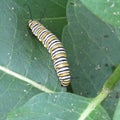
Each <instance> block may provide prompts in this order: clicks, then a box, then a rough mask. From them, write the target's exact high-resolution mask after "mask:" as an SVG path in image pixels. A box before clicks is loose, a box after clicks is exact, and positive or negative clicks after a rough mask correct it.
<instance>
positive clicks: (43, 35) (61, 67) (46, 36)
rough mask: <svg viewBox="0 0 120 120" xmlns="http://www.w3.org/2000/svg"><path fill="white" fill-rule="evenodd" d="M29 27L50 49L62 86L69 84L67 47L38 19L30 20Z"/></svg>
mask: <svg viewBox="0 0 120 120" xmlns="http://www.w3.org/2000/svg"><path fill="white" fill-rule="evenodd" d="M29 27H30V29H31V30H32V32H33V34H34V35H35V36H36V37H37V38H38V39H39V41H41V42H42V44H43V45H44V47H46V48H47V49H48V52H49V53H50V54H51V58H52V60H53V63H54V68H55V70H56V72H57V75H58V78H59V80H60V83H61V85H62V86H68V85H69V83H70V79H71V76H70V69H69V64H68V61H67V55H66V52H65V49H64V47H63V45H62V44H61V42H60V41H59V40H58V38H57V37H56V36H55V35H54V34H53V33H51V32H50V31H49V30H47V29H46V28H45V27H44V26H43V25H42V24H41V23H39V22H38V21H34V20H30V21H29Z"/></svg>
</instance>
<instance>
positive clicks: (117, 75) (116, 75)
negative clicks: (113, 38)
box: [78, 65, 120, 120]
mask: <svg viewBox="0 0 120 120" xmlns="http://www.w3.org/2000/svg"><path fill="white" fill-rule="evenodd" d="M119 80H120V65H118V67H117V68H116V69H115V71H114V72H113V74H112V75H111V76H110V77H109V78H108V79H107V81H106V82H105V84H104V86H103V88H102V90H101V92H100V93H99V94H98V95H97V96H96V97H95V98H94V99H93V100H92V101H91V102H90V103H89V105H88V106H87V108H86V109H85V110H84V111H83V112H82V114H81V115H80V117H79V119H78V120H85V119H86V118H87V117H88V116H89V114H90V113H91V112H92V111H93V110H95V108H96V107H97V106H98V105H99V104H100V103H101V102H102V101H103V100H104V99H105V98H106V97H107V96H108V94H109V93H110V91H111V90H113V88H114V87H115V85H116V84H117V82H118V81H119Z"/></svg>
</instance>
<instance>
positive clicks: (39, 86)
mask: <svg viewBox="0 0 120 120" xmlns="http://www.w3.org/2000/svg"><path fill="white" fill-rule="evenodd" d="M0 70H1V71H3V72H4V73H6V74H9V75H11V76H13V77H16V78H18V79H20V80H22V81H24V82H27V83H29V84H31V85H32V86H34V87H35V88H37V89H39V90H41V91H44V92H46V93H53V91H52V90H50V89H48V88H46V87H45V86H43V85H41V84H38V83H37V82H35V81H33V80H31V79H29V78H27V77H25V76H23V75H20V74H18V73H16V72H14V71H11V70H9V69H8V68H5V67H3V66H0Z"/></svg>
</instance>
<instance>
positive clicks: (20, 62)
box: [0, 0, 66, 120]
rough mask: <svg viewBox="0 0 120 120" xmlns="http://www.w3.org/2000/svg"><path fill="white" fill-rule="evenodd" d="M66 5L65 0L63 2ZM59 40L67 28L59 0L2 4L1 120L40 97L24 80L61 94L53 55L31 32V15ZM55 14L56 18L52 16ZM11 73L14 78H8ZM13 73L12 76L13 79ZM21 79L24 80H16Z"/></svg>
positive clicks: (63, 8)
mask: <svg viewBox="0 0 120 120" xmlns="http://www.w3.org/2000/svg"><path fill="white" fill-rule="evenodd" d="M62 1H64V0H62ZM28 6H29V7H30V11H31V13H32V17H33V19H37V20H40V18H41V17H42V19H41V22H42V23H44V24H45V26H47V27H48V28H49V29H50V30H51V31H52V32H54V33H55V34H56V35H57V36H58V37H59V38H61V32H62V28H63V27H64V25H65V24H66V15H65V14H66V13H65V7H66V5H65V3H64V2H63V3H62V2H61V3H59V2H58V4H56V0H55V1H54V0H52V1H51V0H36V1H33V0H29V1H26V0H19V1H16V0H5V1H4V0H1V2H0V28H1V29H0V68H1V69H4V71H1V70H0V120H5V117H6V114H7V112H9V111H10V110H11V109H13V108H16V107H18V106H21V104H23V103H25V102H26V101H28V100H29V99H30V98H31V97H32V96H34V95H36V94H38V93H40V92H41V91H40V90H37V89H36V88H33V87H32V86H31V85H29V84H28V83H25V82H22V81H20V80H21V79H22V78H23V77H26V78H25V79H27V78H28V79H31V80H32V81H34V82H37V83H41V85H44V86H46V88H48V89H49V90H52V91H61V90H62V88H61V86H60V84H59V81H58V78H57V76H56V73H55V71H54V67H53V63H52V61H51V58H50V54H49V53H48V51H47V50H46V49H45V48H44V47H43V45H42V44H41V43H40V42H39V41H37V38H36V37H34V36H33V34H32V32H31V31H30V30H29V28H28V21H29V19H30V15H29V14H30V11H29V9H28ZM51 13H52V14H51ZM7 72H8V73H9V74H10V75H8V74H6V73H7ZM11 73H13V74H12V76H11ZM16 73H17V77H18V76H19V75H21V76H20V77H18V78H20V79H18V78H16V77H15V75H16Z"/></svg>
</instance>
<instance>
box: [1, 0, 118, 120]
mask: <svg viewBox="0 0 120 120" xmlns="http://www.w3.org/2000/svg"><path fill="white" fill-rule="evenodd" d="M119 3H120V2H119V1H117V0H110V2H109V0H106V1H104V0H69V1H67V0H36V1H33V0H29V1H28V0H21V1H18V0H6V1H4V0H1V2H0V28H1V29H0V66H4V67H5V68H8V69H10V70H11V71H14V72H16V73H18V74H20V75H23V76H25V77H27V78H30V79H32V80H33V81H35V82H37V83H40V84H42V85H44V86H46V87H47V88H48V89H50V90H52V91H54V92H58V93H53V94H48V93H43V91H40V90H38V89H37V88H35V87H33V86H31V85H29V84H28V83H25V82H23V81H21V80H19V79H17V78H15V77H13V76H10V75H8V74H6V73H5V72H3V71H0V120H5V119H7V120H23V119H24V120H28V119H29V120H32V119H36V120H38V119H40V120H48V119H51V120H54V119H55V120H58V119H59V120H68V119H69V120H73V119H74V120H77V119H78V118H79V117H80V114H82V111H83V110H85V109H86V106H87V105H88V104H89V103H90V101H92V99H90V98H92V97H95V96H97V94H98V93H99V91H100V90H101V88H102V86H103V84H104V82H105V80H106V79H107V78H108V77H109V76H110V75H111V74H112V72H113V70H114V67H115V66H116V65H117V64H119V63H120V55H119V51H120V29H119V26H120V23H119V22H118V21H119V20H120V14H118V13H119V7H120V6H119V5H120V4H119ZM28 6H29V7H30V11H31V14H32V18H33V19H35V20H40V21H41V23H42V24H44V26H46V28H48V29H49V30H50V31H51V32H53V33H54V34H55V35H56V36H57V37H58V38H59V39H60V41H61V42H62V43H63V45H64V46H65V49H66V51H67V55H68V61H69V63H70V68H71V75H72V81H71V87H70V88H68V91H69V92H71V91H72V94H71V93H65V91H66V88H62V87H61V86H60V84H59V81H58V78H57V76H56V73H55V71H54V67H53V63H52V61H51V57H50V54H49V53H48V51H47V50H46V48H44V47H43V45H42V44H41V43H40V42H39V41H38V40H37V38H36V37H35V36H33V34H32V32H31V31H30V30H29V28H28V21H29V19H30V11H29V9H28ZM110 8H111V9H112V10H111V9H110ZM104 11H105V12H104ZM115 12H116V14H117V15H116V14H115ZM112 13H113V14H112ZM63 91H64V92H63ZM75 94H76V95H75ZM119 96H120V83H118V84H117V86H116V87H115V89H114V90H113V91H112V92H111V94H110V95H109V96H108V98H107V99H106V100H105V101H104V102H103V104H102V106H98V107H97V108H96V109H95V111H93V112H92V113H91V114H90V116H88V118H87V120H91V119H92V120H110V119H114V120H119V117H118V116H119V115H120V112H119V109H120V105H119V103H120V102H118V101H119ZM117 103H118V104H117ZM71 113H72V114H71Z"/></svg>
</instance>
